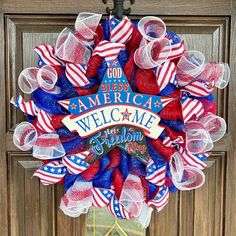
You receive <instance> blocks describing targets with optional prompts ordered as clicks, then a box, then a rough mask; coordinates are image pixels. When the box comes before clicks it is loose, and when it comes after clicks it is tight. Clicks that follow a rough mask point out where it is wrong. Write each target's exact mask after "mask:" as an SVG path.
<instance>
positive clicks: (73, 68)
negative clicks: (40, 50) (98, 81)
mask: <svg viewBox="0 0 236 236" xmlns="http://www.w3.org/2000/svg"><path fill="white" fill-rule="evenodd" d="M65 74H66V77H67V79H68V80H69V81H70V82H71V84H72V85H73V86H74V87H83V86H85V85H87V84H89V80H88V78H87V77H86V68H85V67H84V66H82V65H80V64H73V63H66V71H65Z"/></svg>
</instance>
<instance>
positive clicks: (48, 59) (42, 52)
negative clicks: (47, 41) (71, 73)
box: [36, 45, 55, 65]
mask: <svg viewBox="0 0 236 236" xmlns="http://www.w3.org/2000/svg"><path fill="white" fill-rule="evenodd" d="M43 46H44V45H43ZM36 49H38V50H39V51H40V52H41V54H42V55H43V57H44V58H46V59H47V61H49V63H51V64H52V65H54V64H55V63H53V62H52V61H51V60H50V58H48V57H47V56H46V55H45V53H44V51H43V50H42V49H41V48H40V46H38V47H36Z"/></svg>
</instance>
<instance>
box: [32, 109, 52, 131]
mask: <svg viewBox="0 0 236 236" xmlns="http://www.w3.org/2000/svg"><path fill="white" fill-rule="evenodd" d="M51 120H52V118H51V116H50V115H49V114H48V113H47V112H45V111H44V110H42V109H40V110H39V112H38V117H37V122H36V126H37V127H38V128H39V129H41V130H42V131H44V132H46V133H53V132H55V129H54V128H53V126H52V124H51Z"/></svg>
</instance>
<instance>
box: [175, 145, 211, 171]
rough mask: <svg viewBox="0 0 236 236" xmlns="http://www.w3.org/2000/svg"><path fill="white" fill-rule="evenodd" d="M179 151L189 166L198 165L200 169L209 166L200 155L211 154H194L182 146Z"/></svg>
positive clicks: (206, 154)
mask: <svg viewBox="0 0 236 236" xmlns="http://www.w3.org/2000/svg"><path fill="white" fill-rule="evenodd" d="M179 153H180V154H181V155H182V157H183V159H184V162H185V163H186V164H187V165H188V166H192V167H196V168H198V169H200V170H202V169H205V168H206V167H207V165H206V163H205V162H203V161H202V160H201V159H200V158H199V157H198V156H199V155H204V156H205V157H206V158H207V157H208V156H209V154H208V153H201V154H192V153H191V152H188V151H187V150H186V149H184V148H183V147H181V146H180V147H179Z"/></svg>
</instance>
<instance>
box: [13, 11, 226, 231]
mask: <svg viewBox="0 0 236 236" xmlns="http://www.w3.org/2000/svg"><path fill="white" fill-rule="evenodd" d="M100 21H101V15H100V14H94V13H80V14H79V15H78V17H77V19H76V22H75V26H74V29H68V28H65V29H64V30H63V31H62V32H61V33H60V34H59V36H58V38H57V41H56V45H55V46H53V45H47V44H42V45H39V46H37V47H35V49H34V51H35V52H36V53H37V55H38V57H39V61H38V66H37V67H30V68H26V69H24V70H23V71H22V72H21V73H20V75H19V79H18V84H19V88H20V89H21V91H22V92H23V93H25V94H31V99H30V100H29V101H25V100H24V98H23V97H22V96H21V95H19V96H18V97H17V98H16V99H14V98H12V100H11V103H12V104H14V105H15V106H16V107H17V108H19V109H20V110H21V111H23V112H24V113H25V114H26V119H27V121H24V122H22V123H20V124H19V125H18V126H17V127H16V128H15V131H14V135H13V142H14V144H15V145H16V146H17V147H18V148H20V149H21V150H23V151H28V150H31V149H32V150H33V157H34V158H36V159H38V160H40V161H42V166H41V167H40V168H39V169H37V170H36V171H35V172H34V175H33V176H36V177H38V178H39V179H40V181H41V183H42V184H43V185H51V184H57V183H58V184H63V185H64V189H65V190H66V193H65V194H64V196H63V197H62V199H61V204H60V208H61V209H62V211H63V212H64V213H65V214H66V215H69V216H71V217H78V216H80V215H81V214H84V213H87V212H88V210H89V208H90V207H92V206H94V207H98V208H100V207H107V208H108V210H109V211H110V212H111V214H113V215H114V216H115V217H117V218H119V219H135V220H136V221H137V222H139V223H140V224H141V225H142V227H145V228H146V227H147V226H148V225H149V222H150V219H151V214H152V211H153V208H156V209H157V211H158V212H160V211H161V210H162V209H163V208H164V206H165V205H166V204H167V203H168V200H169V194H170V192H176V191H177V190H191V189H196V188H199V187H200V186H202V184H203V183H204V181H205V176H204V173H203V172H202V169H204V168H205V167H206V164H205V162H204V161H205V159H206V158H207V157H208V156H209V154H208V153H207V152H208V151H210V150H211V149H212V148H213V142H216V141H218V140H219V139H220V138H222V136H223V135H224V134H225V131H226V123H225V121H224V119H223V118H221V117H219V116H217V115H216V104H215V103H214V96H213V94H212V92H213V89H214V87H217V88H220V89H223V88H224V87H226V86H227V84H228V81H229V77H230V69H229V66H228V65H227V64H225V63H218V62H205V58H204V55H203V54H202V53H201V52H199V51H190V50H187V48H186V45H185V44H184V41H183V40H181V38H180V37H179V36H178V35H177V34H175V33H174V32H170V31H168V30H166V25H165V23H164V22H163V21H162V20H161V19H160V18H158V17H153V16H147V17H144V18H142V19H141V20H140V21H133V22H131V20H130V19H128V18H127V17H124V18H123V19H122V20H121V21H120V20H118V19H116V18H115V17H113V16H110V17H109V18H108V19H105V20H102V21H101V22H100ZM122 109H123V110H122ZM88 114H89V115H88ZM148 117H149V118H148ZM101 119H102V120H101ZM90 126H91V127H90ZM91 137H92V138H91Z"/></svg>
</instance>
